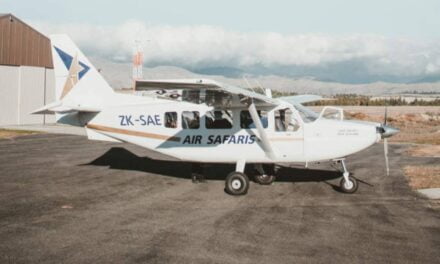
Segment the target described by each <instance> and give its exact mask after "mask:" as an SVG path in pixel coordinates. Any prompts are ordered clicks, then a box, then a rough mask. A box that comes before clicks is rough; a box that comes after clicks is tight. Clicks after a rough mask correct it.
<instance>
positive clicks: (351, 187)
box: [339, 159, 358, 193]
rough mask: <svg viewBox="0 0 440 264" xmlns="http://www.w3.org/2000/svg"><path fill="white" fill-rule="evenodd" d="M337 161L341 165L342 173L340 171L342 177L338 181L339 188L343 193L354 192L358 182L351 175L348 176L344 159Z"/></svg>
mask: <svg viewBox="0 0 440 264" xmlns="http://www.w3.org/2000/svg"><path fill="white" fill-rule="evenodd" d="M339 162H340V163H341V165H342V169H343V171H344V172H343V173H342V179H341V182H340V183H339V188H340V189H341V191H342V192H344V193H354V192H356V191H357V189H358V183H357V180H356V179H355V178H353V177H350V173H349V172H348V171H347V167H346V166H345V160H344V159H341V160H339Z"/></svg>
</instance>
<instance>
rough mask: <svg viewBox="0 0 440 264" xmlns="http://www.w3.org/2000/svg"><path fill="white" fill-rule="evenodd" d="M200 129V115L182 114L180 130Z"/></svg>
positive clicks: (193, 112)
mask: <svg viewBox="0 0 440 264" xmlns="http://www.w3.org/2000/svg"><path fill="white" fill-rule="evenodd" d="M199 127H200V115H199V112H197V111H183V112H182V128H183V129H197V128H199Z"/></svg>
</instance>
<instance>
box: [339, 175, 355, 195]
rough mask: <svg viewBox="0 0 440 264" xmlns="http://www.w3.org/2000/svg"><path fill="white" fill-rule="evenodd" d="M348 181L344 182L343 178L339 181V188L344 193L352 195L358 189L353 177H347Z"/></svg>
mask: <svg viewBox="0 0 440 264" xmlns="http://www.w3.org/2000/svg"><path fill="white" fill-rule="evenodd" d="M348 181H349V182H346V181H345V179H344V178H342V179H341V182H340V183H339V188H340V189H341V191H342V192H344V193H354V192H356V191H357V189H358V182H357V180H356V179H355V178H353V177H348Z"/></svg>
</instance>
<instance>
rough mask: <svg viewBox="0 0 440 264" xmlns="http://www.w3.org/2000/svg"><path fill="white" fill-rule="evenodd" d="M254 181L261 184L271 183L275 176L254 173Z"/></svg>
mask: <svg viewBox="0 0 440 264" xmlns="http://www.w3.org/2000/svg"><path fill="white" fill-rule="evenodd" d="M254 179H255V181H256V182H257V183H259V184H261V185H270V184H272V183H273V182H274V181H275V179H276V177H275V175H268V174H262V175H255V178H254Z"/></svg>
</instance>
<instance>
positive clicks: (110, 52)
mask: <svg viewBox="0 0 440 264" xmlns="http://www.w3.org/2000/svg"><path fill="white" fill-rule="evenodd" d="M0 13H13V14H14V15H16V16H18V17H19V18H21V19H23V20H24V21H26V22H28V23H30V24H31V25H33V26H34V27H36V28H37V29H39V30H41V31H42V32H43V33H47V34H51V33H67V34H69V35H70V36H71V37H72V38H73V39H74V40H75V41H76V42H77V44H78V45H79V46H80V47H81V48H82V49H84V52H85V53H86V54H88V55H92V56H99V57H104V58H107V59H109V60H113V61H120V62H125V61H129V60H130V57H131V53H132V50H133V43H134V40H135V39H138V40H139V41H140V42H141V45H142V49H143V51H144V54H145V64H146V65H161V64H163V65H175V66H181V67H185V68H188V69H193V70H197V69H204V68H215V67H231V68H238V69H243V70H244V71H250V72H252V71H253V72H259V73H264V72H267V73H274V74H287V75H289V74H291V75H312V76H313V75H315V76H317V77H319V78H323V79H331V80H336V81H343V82H344V81H346V82H371V81H380V80H393V81H411V80H415V79H418V78H424V77H426V76H432V75H439V76H440V15H439V14H440V0H418V1H416V0H400V1H398V0H386V1H385V0H381V1H380V0H369V1H365V0H363V1H360V0H332V1H329V0H308V1H295V0H290V1H288V0H271V1H250V0H241V1H239V0H236V1H232V0H222V1H207V0H204V1H203V0H185V1H177V0H174V1H172V0H161V1H141V0H125V1H104V0H97V1H90V0H88V1H86V0H75V1H57V0H39V1H35V0H34V1H31V0H0ZM344 76H345V77H344ZM347 77H348V78H347Z"/></svg>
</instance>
